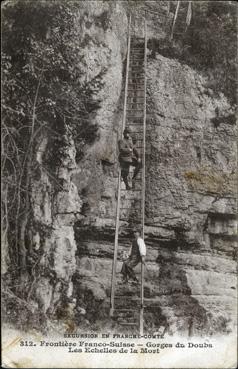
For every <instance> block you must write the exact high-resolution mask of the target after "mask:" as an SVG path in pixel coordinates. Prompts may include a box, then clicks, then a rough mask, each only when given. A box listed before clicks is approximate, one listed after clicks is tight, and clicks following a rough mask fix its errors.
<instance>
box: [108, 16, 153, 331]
mask: <svg viewBox="0 0 238 369" xmlns="http://www.w3.org/2000/svg"><path fill="white" fill-rule="evenodd" d="M133 21H134V23H133ZM133 21H132V17H131V16H130V18H129V25H128V47H127V62H126V80H125V95H124V109H123V122H122V131H121V138H122V137H123V131H124V129H125V127H128V128H130V130H131V131H132V137H133V136H134V138H136V141H137V145H136V148H137V149H138V151H139V152H140V154H141V158H142V170H141V172H140V173H139V174H138V176H137V178H136V183H135V189H133V190H126V189H124V188H123V187H122V186H123V185H124V184H123V185H122V182H121V169H120V168H119V173H118V189H117V210H116V222H115V241H114V257H113V265H112V282H111V298H110V316H111V317H113V318H114V319H116V321H117V323H118V324H120V325H121V326H122V327H123V326H124V327H126V328H127V329H129V330H130V329H132V328H134V329H137V330H139V332H140V334H141V335H143V326H144V320H143V315H144V265H143V264H142V263H141V278H140V291H138V287H135V288H134V290H133V288H132V290H131V289H130V288H129V287H127V286H126V287H125V288H127V289H128V291H127V293H126V294H125V291H123V288H122V287H121V286H120V283H119V282H118V283H117V266H118V248H119V242H118V241H119V236H120V223H121V222H122V221H124V222H129V224H133V225H137V226H138V225H140V227H141V230H142V238H143V239H144V224H145V151H146V63H147V58H146V50H147V30H146V17H145V16H144V17H143V21H144V35H143V36H144V37H138V36H137V35H136V34H135V23H136V19H135V17H134V18H133ZM133 31H134V33H133ZM129 229H131V228H130V227H129ZM130 242H131V240H130ZM120 247H121V245H120ZM137 294H139V299H138V298H137V297H136V295H137ZM138 301H140V303H139V304H138Z"/></svg>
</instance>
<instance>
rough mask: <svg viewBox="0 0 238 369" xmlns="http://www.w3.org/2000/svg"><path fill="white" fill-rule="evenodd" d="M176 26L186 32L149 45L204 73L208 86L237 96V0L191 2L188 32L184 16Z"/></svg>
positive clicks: (231, 96)
mask: <svg viewBox="0 0 238 369" xmlns="http://www.w3.org/2000/svg"><path fill="white" fill-rule="evenodd" d="M179 22H183V24H178V25H177V26H178V27H179V28H180V29H181V28H183V29H184V33H183V34H182V35H181V34H177V35H176V29H175V34H174V40H173V41H172V42H171V41H169V40H163V41H157V40H151V41H150V42H149V46H151V47H152V48H153V49H154V50H156V51H159V52H160V53H161V54H162V55H164V56H166V57H171V58H177V59H179V60H180V61H182V62H183V63H186V64H189V65H191V66H192V67H193V68H195V69H198V70H200V71H202V72H204V73H205V74H206V75H207V76H208V80H209V86H207V87H210V88H213V89H214V90H215V91H219V92H223V93H224V94H226V95H227V96H228V97H229V98H230V100H231V102H232V103H235V99H236V62H237V61H236V34H237V26H236V5H235V3H234V2H225V1H224V2H223V1H204V2H193V3H192V20H191V24H190V26H189V27H188V28H187V31H186V32H185V28H186V25H185V19H182V20H181V19H180V21H178V23H179Z"/></svg>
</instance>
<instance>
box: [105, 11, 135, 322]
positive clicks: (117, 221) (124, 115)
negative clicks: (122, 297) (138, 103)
mask: <svg viewBox="0 0 238 369" xmlns="http://www.w3.org/2000/svg"><path fill="white" fill-rule="evenodd" d="M130 31H131V15H130V18H129V23H128V44H127V62H126V81H125V96H124V109H123V121H122V131H121V135H120V136H121V138H122V137H123V131H124V129H125V125H126V105H127V90H128V74H129V64H130V45H131V34H130ZM120 200H121V169H120V167H119V173H118V184H117V208H116V230H115V239H114V255H113V264H112V281H111V298H110V316H113V313H114V298H115V285H116V268H117V252H118V236H119V226H120V202H121V201H120Z"/></svg>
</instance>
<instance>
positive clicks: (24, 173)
mask: <svg viewBox="0 0 238 369" xmlns="http://www.w3.org/2000/svg"><path fill="white" fill-rule="evenodd" d="M78 8H79V7H78V3H77V2H73V1H70V2H61V1H59V2H57V1H49V2H48V1H40V2H37V1H33V2H32V1H28V0H25V1H22V0H20V1H15V2H9V3H7V4H6V5H5V6H4V7H3V21H2V34H3V37H2V39H3V45H2V81H3V94H2V118H3V119H2V120H3V126H2V177H3V188H2V191H3V194H4V196H3V202H2V210H3V229H4V231H5V233H7V235H8V237H7V242H8V244H9V253H10V260H11V263H12V266H13V267H14V268H16V270H20V272H23V271H24V272H25V271H26V270H27V269H29V267H31V262H30V260H31V255H30V250H31V247H30V245H28V243H29V242H30V240H29V237H28V232H27V227H29V223H30V219H31V216H30V215H31V211H32V209H31V199H30V193H31V181H32V178H33V177H34V176H36V175H37V173H38V171H37V170H38V169H39V165H41V169H46V170H50V171H51V173H52V175H56V174H55V169H56V167H57V166H58V165H60V160H61V159H60V157H61V155H62V153H63V151H64V147H65V145H67V142H66V141H67V140H66V139H65V137H66V136H67V135H70V136H71V137H73V138H74V140H75V146H76V148H77V151H78V152H77V157H78V159H80V158H81V157H82V156H83V151H84V147H85V145H86V144H87V143H91V142H92V141H93V140H94V139H95V138H96V137H97V127H96V126H94V125H92V124H91V123H90V122H91V120H92V116H93V114H94V113H95V111H96V110H97V109H98V107H99V106H100V101H98V100H96V99H95V97H94V93H95V91H96V88H100V86H101V85H100V81H101V79H102V75H99V76H96V77H95V81H94V83H88V82H87V81H85V76H84V71H85V67H86V62H85V60H84V55H83V53H82V48H81V45H82V44H83V42H84V39H83V35H82V32H81V29H80V27H79V16H80V15H79V9H78ZM104 23H105V22H104ZM105 26H106V25H105ZM90 82H92V81H90ZM95 84H96V85H97V86H98V84H99V87H95ZM45 136H47V138H48V148H47V150H46V151H47V152H48V154H47V157H45V158H44V160H43V162H42V163H41V164H39V163H38V164H37V162H36V152H37V150H38V148H39V146H40V144H41V142H42V140H43V138H44V137H45ZM36 164H37V165H36Z"/></svg>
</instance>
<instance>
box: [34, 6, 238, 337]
mask: <svg viewBox="0 0 238 369" xmlns="http://www.w3.org/2000/svg"><path fill="white" fill-rule="evenodd" d="M108 6H109V5H107V4H106V3H103V5H101V2H100V4H99V2H84V5H83V7H82V9H81V18H80V19H81V22H82V23H81V27H82V30H83V32H84V36H85V37H86V36H87V35H88V36H90V37H89V38H90V41H89V42H87V43H86V45H85V48H84V50H83V53H84V55H85V63H86V64H85V73H86V76H85V78H87V80H88V83H90V82H91V81H93V79H94V77H95V76H96V75H98V74H99V73H100V72H103V77H102V80H101V83H102V84H101V85H100V87H99V88H98V89H95V99H100V101H101V105H100V108H99V109H98V110H97V112H96V114H94V116H92V122H93V124H95V125H96V126H97V127H98V132H97V139H96V141H95V142H94V143H93V144H91V145H89V144H88V145H87V146H86V149H85V151H84V156H83V158H81V159H80V160H79V161H76V160H75V156H76V151H75V140H74V137H72V136H71V135H70V133H69V134H66V138H65V139H66V142H67V145H66V148H65V152H64V155H63V156H64V160H63V161H62V165H61V166H60V167H59V168H58V173H59V175H58V180H61V182H60V183H62V186H61V188H60V190H58V191H57V192H56V194H54V196H52V195H50V194H51V193H52V184H51V181H50V179H49V176H48V174H47V173H43V172H42V173H41V176H40V178H39V180H38V181H37V182H35V183H34V188H35V191H34V196H33V202H34V208H35V214H34V217H35V218H36V219H38V221H39V223H40V224H41V225H42V224H43V225H44V227H46V228H47V227H49V228H50V230H49V232H48V233H49V235H48V237H46V238H45V239H44V245H45V246H44V247H45V250H46V251H47V252H46V255H48V256H47V257H48V259H47V257H45V258H44V260H42V263H43V264H44V265H48V266H49V269H50V270H52V273H53V276H56V279H55V281H56V282H55V284H51V283H48V282H47V281H48V279H46V278H42V279H41V282H40V284H39V286H38V289H37V290H36V291H37V293H38V295H39V296H38V300H39V301H41V303H42V304H43V306H44V310H45V311H47V309H48V308H49V307H50V306H52V305H53V306H56V305H57V301H58V300H59V298H60V296H61V295H62V289H65V293H66V295H68V296H75V297H76V298H77V304H78V305H79V306H80V307H82V308H84V309H85V311H86V319H87V320H88V321H89V322H90V323H91V326H92V327H93V328H94V329H99V328H100V327H102V326H103V327H105V326H107V325H108V324H109V325H110V321H109V318H108V312H109V296H110V286H111V272H112V257H113V239H114V226H115V213H116V191H117V173H118V162H117V155H118V152H117V140H118V137H119V135H120V132H121V123H122V101H123V84H124V81H123V67H124V64H123V63H124V61H125V55H126V36H127V33H126V29H127V17H126V10H125V9H124V8H123V6H122V5H121V3H117V4H116V6H115V7H114V8H113V9H111V8H110V13H107V12H108V11H109V9H108ZM84 7H85V9H84ZM109 14H110V15H109ZM95 17H98V19H101V20H102V19H103V20H104V22H109V23H110V24H111V26H110V27H109V29H106V30H104V29H103V24H102V23H100V24H97V22H95ZM162 31H163V30H162ZM162 31H161V32H162ZM149 34H151V35H152V36H153V37H155V35H156V33H155V32H154V31H153V30H152V29H151V30H150V33H149ZM157 36H158V37H159V38H160V37H162V33H161V34H157ZM147 79H148V90H147V136H146V145H147V149H146V227H145V240H146V244H147V246H148V256H147V268H146V271H145V299H146V305H147V306H148V307H147V308H146V309H145V320H146V322H145V323H146V324H145V325H146V329H147V330H148V331H150V330H152V331H153V330H155V329H159V328H160V327H161V326H163V327H165V328H166V329H167V332H168V333H169V334H173V333H175V332H179V333H184V334H189V335H193V334H198V335H203V334H214V333H221V332H222V333H229V332H230V331H231V330H232V329H234V324H235V319H236V318H235V311H236V293H237V291H236V280H235V276H236V262H235V257H236V215H235V214H236V209H235V195H234V194H235V152H236V146H235V145H236V143H235V126H234V108H233V107H232V106H231V105H230V103H229V101H228V100H227V98H226V97H225V96H224V95H223V94H221V93H220V94H217V93H215V91H213V90H211V89H209V88H207V80H206V76H204V75H201V74H199V73H198V72H197V71H195V70H193V69H191V68H190V67H188V66H186V65H184V64H181V63H180V62H179V61H178V60H174V59H169V58H165V57H163V56H161V55H160V54H159V53H156V52H155V53H154V52H153V53H152V54H151V51H150V50H148V70H147ZM46 147H47V143H46V142H45V146H44V147H42V148H41V149H40V150H39V153H38V161H39V162H40V161H41V160H42V158H41V154H40V151H44V150H45V149H46ZM38 204H43V206H38ZM126 225H127V224H122V228H121V230H122V234H121V237H120V239H119V243H120V252H122V251H123V250H127V249H128V247H129V246H130V242H131V240H130V237H129V236H128V234H127V232H126ZM124 226H125V227H124ZM34 237H35V240H36V241H35V247H36V248H37V247H39V244H40V242H43V241H42V237H41V234H40V231H39V232H37V233H36V234H35V235H34ZM46 259H47V260H46ZM121 264H122V263H121V261H119V262H118V272H119V271H120V268H121ZM137 273H138V274H139V273H140V269H139V267H138V269H137ZM42 287H44V288H42ZM121 289H122V291H123V293H124V294H127V295H128V296H134V297H135V296H137V295H138V296H139V288H136V287H133V288H132V287H121ZM42 294H43V295H42ZM129 300H130V298H128V301H129ZM76 325H77V323H76Z"/></svg>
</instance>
